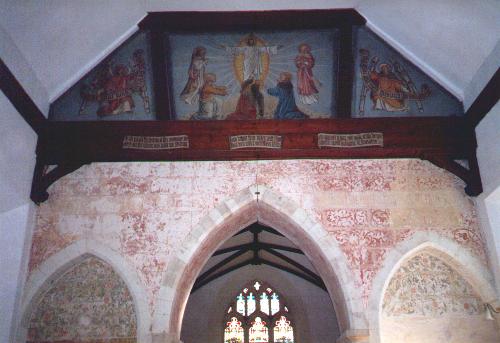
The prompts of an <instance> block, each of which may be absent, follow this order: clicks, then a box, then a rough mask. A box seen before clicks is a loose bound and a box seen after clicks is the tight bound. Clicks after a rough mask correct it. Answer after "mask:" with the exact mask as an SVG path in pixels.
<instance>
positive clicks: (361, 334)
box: [336, 330, 370, 343]
mask: <svg viewBox="0 0 500 343" xmlns="http://www.w3.org/2000/svg"><path fill="white" fill-rule="evenodd" d="M369 341H370V332H369V331H368V330H346V331H344V333H343V334H342V335H341V336H340V337H339V338H338V339H337V342H336V343H368V342H369Z"/></svg>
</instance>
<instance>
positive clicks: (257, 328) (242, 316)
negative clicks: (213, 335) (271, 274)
mask: <svg viewBox="0 0 500 343" xmlns="http://www.w3.org/2000/svg"><path fill="white" fill-rule="evenodd" d="M233 299H234V300H233V301H232V302H231V304H229V306H228V307H227V308H226V323H227V324H226V326H225V327H224V343H246V342H248V343H278V342H279V343H294V331H293V324H292V320H291V319H290V317H291V314H290V311H289V309H288V307H287V306H285V305H286V303H285V301H284V300H283V298H282V297H281V296H280V294H279V292H277V291H275V290H274V289H273V288H271V287H269V286H268V285H267V284H266V283H265V282H262V281H253V282H250V283H248V284H247V285H245V287H242V288H241V289H240V291H239V292H238V293H237V296H235V297H234V298H233Z"/></svg>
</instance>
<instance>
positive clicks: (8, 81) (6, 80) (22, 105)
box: [0, 59, 47, 134]
mask: <svg viewBox="0 0 500 343" xmlns="http://www.w3.org/2000/svg"><path fill="white" fill-rule="evenodd" d="M0 89H1V90H2V92H3V93H4V94H5V96H6V97H7V99H9V101H10V102H11V103H12V105H13V106H14V107H15V108H16V110H17V112H19V114H20V115H21V116H22V117H23V118H24V120H25V121H26V122H27V123H28V125H29V126H31V128H32V129H33V130H34V131H35V132H36V133H37V134H39V133H40V131H41V130H42V128H43V127H44V126H45V125H46V124H47V118H45V116H44V115H43V113H42V111H40V109H39V108H38V106H37V105H36V104H35V102H34V101H33V100H31V98H30V96H29V95H28V93H27V92H26V91H25V90H24V88H23V86H22V85H21V84H20V83H19V81H18V80H17V79H16V77H15V76H14V74H12V72H11V71H10V69H9V68H8V67H7V65H6V64H5V63H4V62H3V60H2V59H0Z"/></svg>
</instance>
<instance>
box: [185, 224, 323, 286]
mask: <svg viewBox="0 0 500 343" xmlns="http://www.w3.org/2000/svg"><path fill="white" fill-rule="evenodd" d="M247 265H266V266H270V267H272V268H275V269H279V270H282V271H285V272H287V273H291V274H294V275H296V276H298V277H300V278H302V279H304V280H306V281H308V282H310V283H311V284H314V285H316V286H318V287H319V288H321V289H323V290H326V288H325V285H324V284H323V281H322V280H321V277H320V276H319V275H318V273H317V272H316V270H315V269H314V266H313V265H312V264H311V262H310V261H309V259H308V258H307V257H306V256H305V255H304V253H303V252H302V251H301V250H300V249H299V248H298V247H297V246H295V245H294V244H293V243H292V242H291V241H290V240H289V239H288V238H286V237H285V236H283V235H282V234H281V233H279V232H278V231H275V230H274V229H272V228H270V227H267V226H265V225H262V224H259V223H254V224H252V225H250V226H249V227H247V228H246V229H243V230H242V231H240V232H238V233H237V234H235V235H234V236H233V237H231V238H229V239H228V240H227V241H225V242H224V243H223V244H222V246H221V247H219V249H218V250H217V251H216V252H215V253H214V254H213V255H212V256H211V257H210V259H209V260H208V261H207V263H206V264H205V266H203V269H202V270H201V272H200V274H199V276H198V278H197V280H196V282H195V284H194V287H193V292H195V291H196V290H198V289H200V288H201V287H203V286H204V285H206V284H208V283H210V282H212V281H214V280H216V279H218V278H219V277H222V276H224V275H226V274H228V273H231V272H233V271H236V270H238V269H241V268H244V267H245V266H247Z"/></svg>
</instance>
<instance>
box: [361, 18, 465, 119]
mask: <svg viewBox="0 0 500 343" xmlns="http://www.w3.org/2000/svg"><path fill="white" fill-rule="evenodd" d="M354 41H355V44H354V56H355V67H354V69H355V82H354V94H353V102H352V105H353V107H352V116H353V117H390V116H394V117H403V116H452V115H462V114H463V108H462V104H461V103H460V102H459V101H458V100H456V99H455V98H454V97H453V96H452V95H451V94H449V93H448V92H446V91H445V90H444V89H443V88H442V87H440V86H439V85H438V84H437V83H436V82H434V81H432V80H431V79H430V78H429V77H427V76H426V75H425V74H423V72H422V71H420V70H419V69H417V68H416V67H415V66H413V65H412V64H411V63H410V62H408V61H407V60H405V59H404V58H403V57H402V56H401V55H400V54H398V53H397V52H396V51H395V50H393V49H392V48H391V47H389V45H387V43H385V42H383V41H382V40H381V39H379V38H378V37H377V36H375V34H373V33H372V32H371V31H369V30H367V29H366V28H364V27H359V28H357V29H355V30H354Z"/></svg>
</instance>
